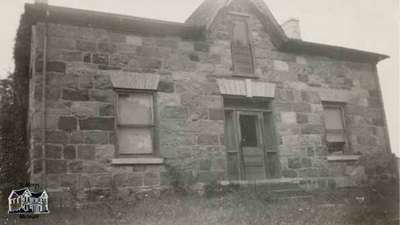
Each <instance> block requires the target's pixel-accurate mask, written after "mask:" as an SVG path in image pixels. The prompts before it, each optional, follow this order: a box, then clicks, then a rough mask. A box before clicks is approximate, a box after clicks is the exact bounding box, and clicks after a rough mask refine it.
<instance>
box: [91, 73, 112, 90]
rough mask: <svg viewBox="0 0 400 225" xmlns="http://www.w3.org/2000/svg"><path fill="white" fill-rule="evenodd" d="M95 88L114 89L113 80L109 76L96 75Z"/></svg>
mask: <svg viewBox="0 0 400 225" xmlns="http://www.w3.org/2000/svg"><path fill="white" fill-rule="evenodd" d="M93 84H94V87H95V88H97V89H110V88H112V83H111V79H110V77H109V76H107V75H95V76H94V79H93Z"/></svg>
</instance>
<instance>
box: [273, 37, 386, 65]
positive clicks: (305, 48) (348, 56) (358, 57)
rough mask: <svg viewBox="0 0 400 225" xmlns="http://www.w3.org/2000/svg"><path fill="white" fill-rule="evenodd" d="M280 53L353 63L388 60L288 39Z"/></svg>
mask: <svg viewBox="0 0 400 225" xmlns="http://www.w3.org/2000/svg"><path fill="white" fill-rule="evenodd" d="M279 49H280V50H282V51H286V52H295V53H306V54H310V55H318V56H326V57H330V58H335V59H341V60H343V59H345V60H349V61H355V62H373V63H378V62H380V61H382V60H385V59H387V58H390V57H389V56H388V55H384V54H380V53H375V52H369V51H364V50H358V49H354V48H346V47H341V46H334V45H328V44H321V43H316V42H308V41H303V40H298V39H291V38H289V39H288V41H287V42H286V43H285V44H284V45H282V46H281V47H280V48H279Z"/></svg>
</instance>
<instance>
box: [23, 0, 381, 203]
mask: <svg viewBox="0 0 400 225" xmlns="http://www.w3.org/2000/svg"><path fill="white" fill-rule="evenodd" d="M229 10H232V11H238V12H242V13H248V14H250V27H251V38H252V40H253V45H254V46H253V47H254V51H255V52H254V54H255V71H256V76H258V78H259V79H260V80H262V81H266V82H271V83H275V84H276V87H277V89H276V94H275V98H274V99H273V111H274V118H275V125H276V127H277V134H278V139H279V141H278V142H279V154H280V163H281V176H282V177H283V178H310V177H311V178H316V177H343V176H348V171H352V170H355V169H357V168H358V166H357V163H356V162H355V163H350V164H348V165H347V166H339V168H341V169H336V170H335V165H334V164H331V165H330V164H329V163H328V161H327V160H326V155H327V152H326V147H325V144H324V140H323V136H324V125H323V120H322V113H323V108H322V104H321V101H328V100H329V101H344V102H346V103H347V104H346V124H347V127H348V128H349V131H350V136H349V142H350V146H351V149H352V151H353V152H354V154H359V153H360V154H366V153H368V152H373V151H385V149H386V146H385V145H386V144H387V143H386V140H387V139H386V133H385V132H386V131H385V129H386V128H385V121H384V119H383V118H384V113H383V107H382V102H381V98H380V90H379V86H378V81H377V74H376V69H375V65H370V64H362V63H355V62H345V61H340V60H336V59H331V58H325V57H319V56H310V55H294V54H288V53H284V52H280V51H278V50H277V49H276V48H275V46H274V45H273V44H272V43H271V41H270V38H269V35H268V34H267V33H266V32H265V29H263V24H262V23H261V22H260V20H258V19H257V18H256V17H255V16H253V15H252V14H251V13H252V12H251V10H250V9H248V8H247V6H246V4H243V3H242V2H241V1H236V2H234V4H232V5H231V6H230V8H229V9H227V10H225V11H229ZM225 11H224V13H221V14H219V16H218V17H217V18H216V21H215V22H214V23H213V24H212V26H211V30H210V32H209V34H208V39H207V40H205V41H194V40H183V39H181V38H178V37H171V36H166V37H159V36H138V35H135V34H123V33H116V32H112V31H107V30H102V29H96V28H87V27H75V26H70V25H57V24H50V25H49V28H48V33H49V34H48V50H47V57H48V63H47V80H46V132H45V138H46V140H45V143H44V144H43V141H42V138H43V135H42V132H41V131H42V128H43V121H42V116H43V110H42V107H41V106H42V95H41V93H42V69H43V68H42V64H43V63H42V62H43V39H44V35H43V34H44V25H43V24H38V25H37V26H36V27H35V32H33V35H34V36H33V38H32V41H33V45H32V57H33V60H32V67H33V71H34V72H33V73H32V78H31V92H30V93H31V102H30V103H31V105H30V109H31V110H30V118H31V157H32V166H31V169H32V170H31V172H32V181H33V182H36V183H42V182H46V183H47V187H48V188H49V189H52V190H54V191H57V190H58V191H61V190H69V191H70V192H71V193H73V194H74V196H76V197H77V198H78V199H80V198H87V197H88V196H89V197H90V196H91V193H95V195H96V196H105V197H107V196H110V195H112V194H118V193H119V194H121V193H122V194H125V195H126V194H131V193H134V192H135V191H138V190H143V189H147V188H155V187H161V186H163V185H168V184H169V181H171V178H170V177H169V176H168V169H167V168H165V166H164V165H160V166H158V165H152V166H151V165H124V166H121V165H119V166H117V165H112V164H111V160H112V159H113V158H115V157H116V128H115V120H116V112H115V111H116V110H115V102H114V101H115V100H114V99H115V95H116V94H115V92H114V91H113V89H112V83H111V80H110V75H111V74H113V73H115V71H121V70H122V71H124V72H125V73H128V74H129V73H131V74H137V73H146V74H157V75H160V76H161V80H160V83H159V87H158V90H157V103H156V104H157V112H156V113H157V115H158V118H159V124H158V127H159V155H157V156H158V157H162V158H164V159H165V160H166V164H167V165H169V166H173V167H176V168H179V171H181V173H182V176H181V179H183V180H184V182H185V183H188V184H193V183H196V182H210V181H213V180H225V179H226V173H225V171H226V169H225V168H226V155H225V147H224V110H223V97H222V96H221V95H220V93H219V89H218V85H217V82H216V78H217V77H219V76H224V77H229V76H232V60H231V52H230V33H231V31H230V26H228V24H229V21H230V20H231V18H230V16H231V15H228V14H226V12H225ZM43 147H45V151H44V150H43V149H44V148H43ZM342 168H345V169H344V170H343V169H342ZM346 171H347V173H346ZM343 186H345V185H343ZM113 190H118V191H113Z"/></svg>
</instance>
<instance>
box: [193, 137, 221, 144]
mask: <svg viewBox="0 0 400 225" xmlns="http://www.w3.org/2000/svg"><path fill="white" fill-rule="evenodd" d="M197 142H198V144H199V145H218V144H219V137H218V136H217V135H208V134H203V135H199V136H198V138H197Z"/></svg>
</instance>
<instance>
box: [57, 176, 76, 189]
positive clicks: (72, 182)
mask: <svg viewBox="0 0 400 225" xmlns="http://www.w3.org/2000/svg"><path fill="white" fill-rule="evenodd" d="M77 184H78V175H77V174H63V175H61V176H60V185H61V187H68V188H72V187H76V186H77Z"/></svg>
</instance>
